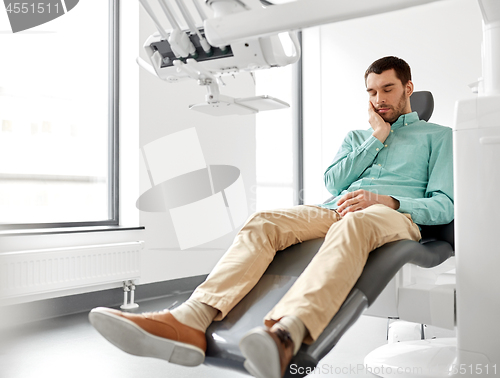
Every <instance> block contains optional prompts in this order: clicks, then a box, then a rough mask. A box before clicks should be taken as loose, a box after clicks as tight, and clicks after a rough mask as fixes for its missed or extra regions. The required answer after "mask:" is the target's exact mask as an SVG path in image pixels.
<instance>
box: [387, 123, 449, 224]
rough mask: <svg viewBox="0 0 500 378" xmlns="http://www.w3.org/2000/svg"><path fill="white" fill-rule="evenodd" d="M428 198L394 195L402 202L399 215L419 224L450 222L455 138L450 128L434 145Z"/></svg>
mask: <svg viewBox="0 0 500 378" xmlns="http://www.w3.org/2000/svg"><path fill="white" fill-rule="evenodd" d="M428 175H429V180H428V183H427V188H426V191H425V198H407V197H400V196H392V197H393V198H395V199H397V200H398V201H399V209H398V211H399V212H402V213H408V214H410V215H411V217H412V219H413V221H414V222H415V223H417V224H420V225H437V224H447V223H450V222H451V221H452V220H453V218H454V208H453V137H452V131H451V129H447V130H446V132H445V133H444V135H443V136H442V137H441V138H440V140H439V141H438V142H437V143H436V144H433V145H432V151H431V155H430V158H429V168H428Z"/></svg>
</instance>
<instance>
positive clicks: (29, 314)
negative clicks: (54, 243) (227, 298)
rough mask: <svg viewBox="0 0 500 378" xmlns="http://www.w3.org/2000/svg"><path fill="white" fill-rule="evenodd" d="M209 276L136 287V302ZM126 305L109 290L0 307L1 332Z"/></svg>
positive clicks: (193, 285) (183, 288)
mask: <svg viewBox="0 0 500 378" xmlns="http://www.w3.org/2000/svg"><path fill="white" fill-rule="evenodd" d="M206 277H207V275H201V276H193V277H185V278H179V279H175V280H169V281H163V282H155V283H151V284H145V285H137V286H136V290H135V301H136V302H137V303H141V302H142V301H147V300H151V299H155V298H161V297H166V296H168V295H172V294H175V293H180V292H187V291H192V290H194V289H195V288H196V287H197V286H198V285H199V284H201V283H202V282H203V281H204V280H205V278H206ZM121 304H123V289H121V288H116V289H108V290H102V291H95V292H91V293H84V294H76V295H69V296H64V297H58V298H51V299H45V300H40V301H34V302H29V303H22V304H17V305H10V306H1V305H0V329H1V328H8V327H11V326H14V325H19V324H24V323H30V322H35V321H40V320H45V319H50V318H56V317H60V316H65V315H71V314H77V313H81V312H87V311H90V310H91V309H93V308H94V307H99V306H107V307H115V306H119V305H121Z"/></svg>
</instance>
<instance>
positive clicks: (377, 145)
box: [361, 135, 384, 156]
mask: <svg viewBox="0 0 500 378" xmlns="http://www.w3.org/2000/svg"><path fill="white" fill-rule="evenodd" d="M361 147H362V148H363V149H364V150H365V151H368V152H369V153H371V154H372V155H373V156H376V155H377V154H378V153H379V152H380V151H381V150H382V148H384V143H382V142H381V141H379V140H378V139H377V138H375V137H374V136H373V135H370V137H369V138H368V139H367V140H365V141H364V142H363V144H362V145H361Z"/></svg>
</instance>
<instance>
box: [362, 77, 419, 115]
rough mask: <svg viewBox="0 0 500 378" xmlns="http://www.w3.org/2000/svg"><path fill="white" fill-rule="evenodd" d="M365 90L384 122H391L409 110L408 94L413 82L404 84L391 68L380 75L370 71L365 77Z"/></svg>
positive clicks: (411, 90)
mask: <svg viewBox="0 0 500 378" xmlns="http://www.w3.org/2000/svg"><path fill="white" fill-rule="evenodd" d="M366 91H367V92H368V96H369V97H370V102H371V103H372V104H373V107H374V108H375V110H376V112H377V113H378V114H379V115H380V116H381V117H382V118H383V120H384V121H385V122H389V123H393V122H395V121H396V120H397V119H398V118H399V116H400V115H402V114H407V113H410V112H411V106H410V100H409V98H410V95H411V93H412V92H413V84H412V82H411V81H409V82H408V83H407V84H406V85H405V86H403V84H402V83H401V80H399V79H398V77H397V76H396V72H395V71H394V70H393V69H390V70H387V71H384V72H382V73H381V74H380V75H377V74H376V73H373V72H372V73H371V74H369V75H368V77H367V78H366Z"/></svg>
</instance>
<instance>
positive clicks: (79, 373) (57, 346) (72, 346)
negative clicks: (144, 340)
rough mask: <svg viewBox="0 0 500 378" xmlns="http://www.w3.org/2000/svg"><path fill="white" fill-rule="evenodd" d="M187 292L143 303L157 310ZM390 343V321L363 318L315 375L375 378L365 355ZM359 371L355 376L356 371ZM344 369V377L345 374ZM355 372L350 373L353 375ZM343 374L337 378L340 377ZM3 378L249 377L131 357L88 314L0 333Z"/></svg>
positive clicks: (326, 358) (229, 372)
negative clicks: (99, 330) (363, 366)
mask: <svg viewBox="0 0 500 378" xmlns="http://www.w3.org/2000/svg"><path fill="white" fill-rule="evenodd" d="M186 298H187V294H186V295H184V294H181V295H177V296H176V297H173V296H169V297H165V298H160V299H155V300H151V301H147V302H142V303H141V307H140V308H141V311H156V310H160V309H163V308H166V307H169V306H170V305H171V304H172V303H174V301H176V300H179V301H180V302H182V301H184V300H185V299H186ZM385 343H386V320H384V319H379V318H372V317H367V316H362V317H361V318H360V319H359V321H358V322H357V323H356V324H355V325H354V326H353V327H352V328H351V329H350V330H349V331H348V332H347V333H346V334H345V335H344V336H343V338H342V339H341V340H340V342H339V343H338V344H337V346H336V347H335V348H334V349H333V350H332V351H331V352H330V354H328V355H327V356H326V357H325V358H324V359H323V360H322V361H320V364H319V365H318V369H319V370H318V371H316V372H315V373H314V374H313V375H312V376H314V377H338V378H343V377H373V375H371V374H370V373H368V372H366V371H365V370H364V369H361V370H360V371H358V370H357V369H360V368H361V366H360V364H363V358H364V356H365V355H366V354H367V353H368V352H370V351H371V350H373V349H374V348H376V347H378V346H380V345H383V344H385ZM354 370H356V373H355V374H352V372H353V371H354ZM342 371H344V373H342ZM349 371H350V373H349ZM339 372H340V374H336V373H339ZM0 377H1V378H69V377H71V378H89V377H95V378H101V377H102V378H156V377H176V378H177V377H179V378H184V377H208V378H210V377H213V378H215V377H217V378H230V377H231V378H238V377H248V376H245V375H243V374H240V373H236V372H233V371H230V370H223V369H218V368H214V367H208V366H205V365H201V366H198V367H195V368H186V367H182V366H177V365H173V364H169V363H167V362H165V361H162V360H155V359H150V358H141V357H136V356H131V355H128V354H126V353H124V352H122V351H121V350H119V349H117V348H115V347H114V346H112V345H111V344H110V343H108V342H107V341H106V340H105V339H103V338H102V337H101V336H100V335H99V334H98V333H97V332H96V331H95V330H94V329H93V328H92V326H91V325H90V323H89V321H88V318H87V313H82V314H76V315H70V316H64V317H60V318H56V319H50V320H45V321H41V322H37V323H32V324H29V325H25V326H22V327H16V328H14V329H10V330H8V331H4V332H3V334H1V335H0Z"/></svg>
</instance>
